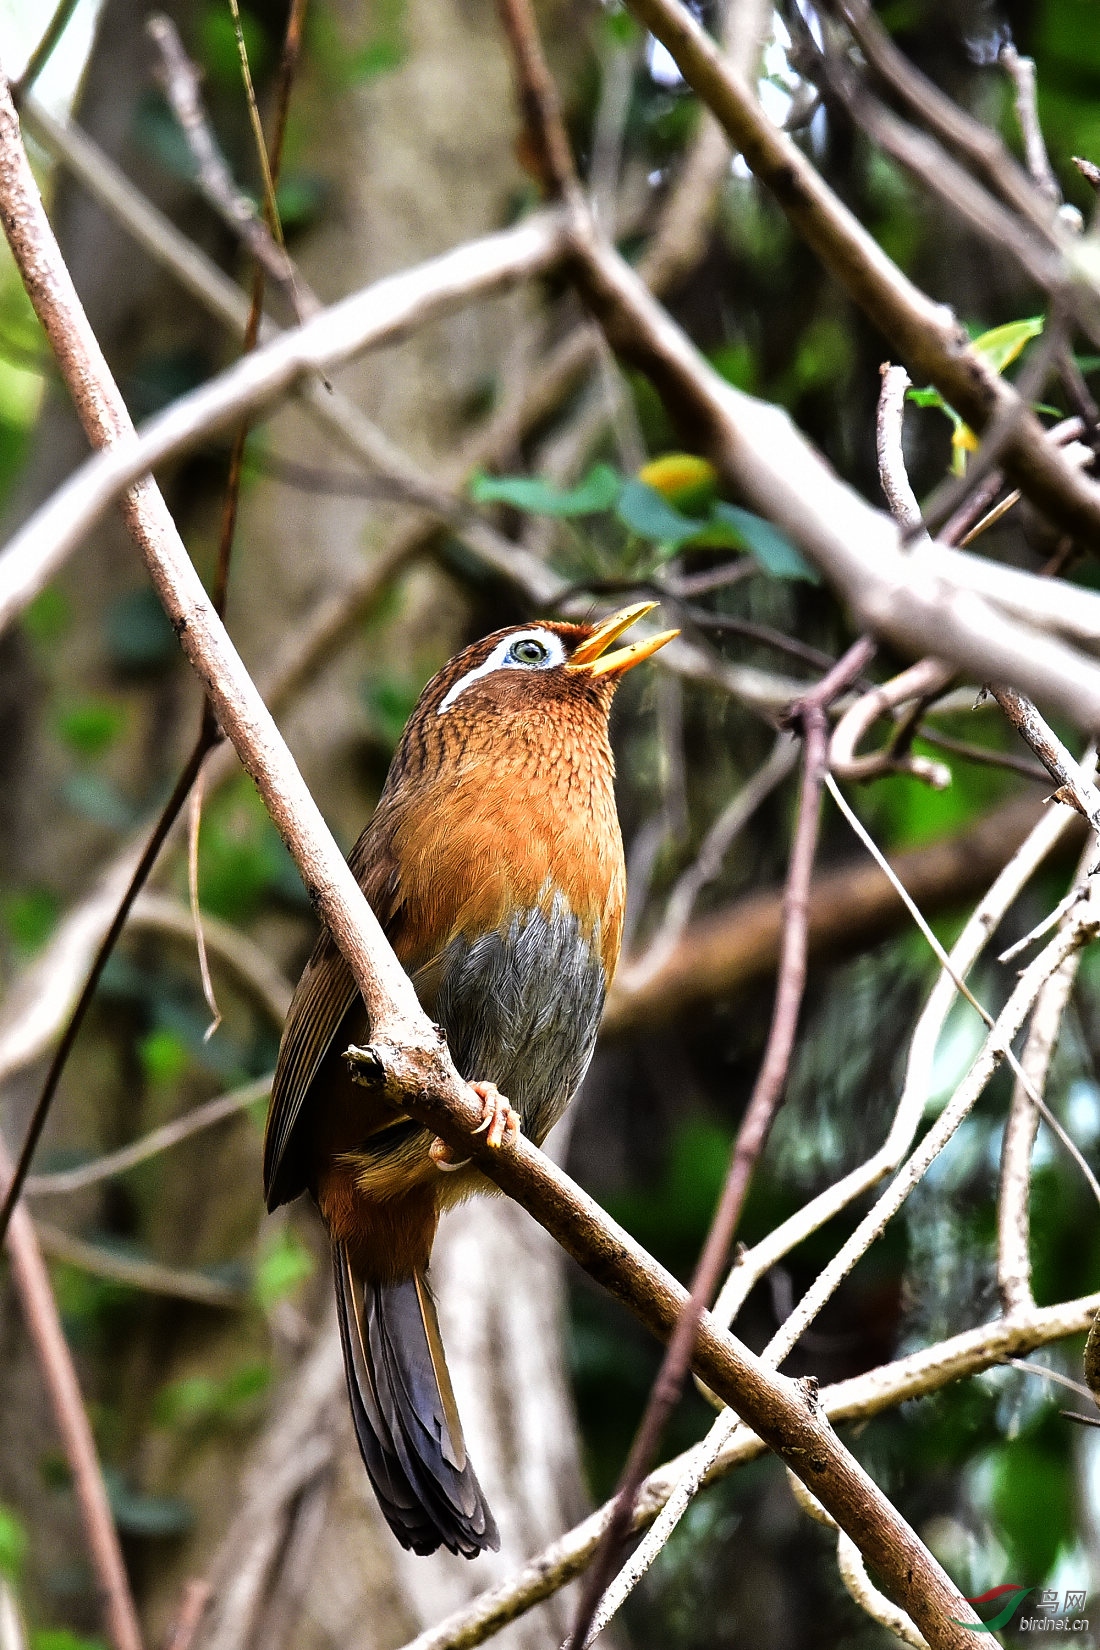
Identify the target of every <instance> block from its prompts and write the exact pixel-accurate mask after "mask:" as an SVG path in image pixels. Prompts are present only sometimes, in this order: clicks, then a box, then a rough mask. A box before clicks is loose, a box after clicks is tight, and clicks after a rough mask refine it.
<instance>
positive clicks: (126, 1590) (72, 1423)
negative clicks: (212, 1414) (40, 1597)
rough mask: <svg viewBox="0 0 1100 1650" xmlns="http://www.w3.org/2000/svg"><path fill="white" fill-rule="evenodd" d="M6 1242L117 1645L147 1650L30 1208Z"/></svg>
mask: <svg viewBox="0 0 1100 1650" xmlns="http://www.w3.org/2000/svg"><path fill="white" fill-rule="evenodd" d="M10 1169H11V1165H10V1163H9V1162H8V1159H7V1153H6V1152H5V1151H4V1148H3V1145H2V1144H0V1174H3V1175H4V1177H5V1179H6V1178H8V1175H9V1173H10ZM6 1241H7V1247H8V1254H9V1255H10V1257H11V1267H12V1277H13V1279H14V1281H15V1287H16V1289H17V1290H18V1293H19V1299H20V1302H21V1304H22V1307H23V1314H24V1317H25V1318H26V1321H27V1328H28V1330H29V1332H30V1336H31V1339H32V1341H33V1342H34V1349H35V1352H36V1354H37V1356H38V1362H39V1365H40V1366H41V1369H42V1374H43V1376H44V1378H45V1382H46V1388H47V1391H48V1392H49V1396H50V1403H51V1405H52V1406H53V1412H54V1416H55V1418H56V1420H57V1427H58V1431H59V1432H60V1434H61V1440H62V1443H63V1445H64V1449H65V1457H66V1459H67V1461H68V1463H69V1466H70V1468H71V1470H72V1475H73V1485H74V1488H75V1490H76V1498H77V1501H78V1503H79V1506H80V1515H81V1519H82V1520H83V1524H84V1533H85V1536H86V1537H87V1542H88V1548H89V1551H90V1553H91V1558H92V1563H93V1565H94V1567H95V1573H96V1577H97V1580H98V1582H99V1586H100V1588H101V1590H102V1593H103V1607H104V1615H105V1617H106V1624H107V1630H108V1632H109V1634H110V1637H111V1643H112V1644H113V1645H114V1650H142V1641H141V1629H140V1628H139V1626H138V1619H137V1611H136V1610H135V1608H134V1601H133V1598H132V1596H131V1593H130V1584H129V1581H128V1580H127V1577H126V1566H125V1564H124V1563H123V1558H122V1549H121V1547H120V1546H119V1541H118V1533H117V1531H116V1529H115V1524H114V1519H113V1517H112V1516H111V1508H110V1504H109V1502H108V1500H107V1489H106V1486H105V1484H104V1482H103V1474H102V1472H101V1471H100V1466H99V1460H98V1457H97V1456H96V1448H95V1439H94V1438H93V1436H92V1428H91V1423H90V1421H89V1420H88V1412H87V1409H86V1408H85V1405H84V1399H83V1396H82V1394H81V1391H80V1383H79V1381H78V1380H77V1377H76V1370H75V1369H74V1368H73V1361H72V1356H71V1354H70V1352H69V1348H68V1345H67V1343H66V1341H65V1334H64V1331H63V1330H62V1327H61V1318H60V1315H59V1313H58V1310H57V1302H56V1301H55V1300H54V1296H53V1290H52V1289H51V1288H50V1278H49V1273H48V1272H47V1270H46V1263H45V1261H44V1260H43V1259H42V1251H41V1249H40V1248H39V1246H38V1240H37V1238H36V1237H35V1233H34V1226H33V1225H32V1223H31V1217H30V1215H29V1214H28V1213H27V1211H26V1209H23V1208H19V1209H16V1210H15V1213H14V1216H13V1219H12V1222H11V1225H10V1227H9V1228H8V1232H7V1239H6Z"/></svg>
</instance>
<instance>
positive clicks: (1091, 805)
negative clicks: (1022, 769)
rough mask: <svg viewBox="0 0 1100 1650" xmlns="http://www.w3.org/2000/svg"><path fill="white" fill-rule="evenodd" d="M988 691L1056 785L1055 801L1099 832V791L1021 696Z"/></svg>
mask: <svg viewBox="0 0 1100 1650" xmlns="http://www.w3.org/2000/svg"><path fill="white" fill-rule="evenodd" d="M989 691H990V693H991V694H992V695H993V697H994V699H996V701H997V703H998V704H999V705H1000V707H1001V709H1002V710H1003V711H1004V713H1005V715H1006V716H1007V717H1008V719H1009V721H1010V722H1011V723H1012V726H1013V727H1014V728H1015V729H1016V731H1017V733H1018V734H1019V735H1020V737H1021V738H1022V739H1023V740H1025V741H1026V743H1027V744H1029V745H1030V746H1031V748H1032V750H1033V751H1034V752H1035V754H1036V756H1037V757H1038V758H1039V760H1040V762H1041V763H1042V764H1043V766H1044V768H1045V769H1046V770H1047V772H1048V773H1049V774H1050V777H1051V778H1052V779H1053V780H1054V781H1055V783H1056V784H1057V786H1058V801H1059V802H1065V803H1067V804H1068V805H1069V806H1070V807H1072V808H1076V809H1077V812H1078V813H1079V814H1081V815H1082V816H1083V817H1084V818H1085V819H1087V820H1088V822H1089V824H1090V825H1091V826H1092V828H1093V830H1094V831H1100V790H1098V789H1097V787H1096V786H1095V785H1094V784H1093V782H1092V780H1091V779H1090V778H1089V777H1088V775H1087V774H1085V773H1083V772H1082V770H1081V768H1080V767H1079V765H1078V763H1077V761H1076V759H1075V758H1074V756H1073V755H1072V754H1071V752H1070V751H1068V750H1067V749H1066V747H1065V745H1063V743H1062V741H1061V740H1060V739H1059V738H1058V735H1057V734H1056V733H1055V732H1054V730H1053V728H1051V727H1050V726H1049V724H1048V723H1047V722H1046V721H1044V719H1043V718H1042V717H1041V716H1040V715H1039V712H1038V711H1037V710H1036V708H1035V706H1034V705H1033V704H1031V703H1030V702H1029V701H1028V700H1027V699H1025V698H1024V696H1023V694H1022V693H1017V692H1016V691H1015V690H1014V689H1013V688H1002V687H991V688H990V689H989Z"/></svg>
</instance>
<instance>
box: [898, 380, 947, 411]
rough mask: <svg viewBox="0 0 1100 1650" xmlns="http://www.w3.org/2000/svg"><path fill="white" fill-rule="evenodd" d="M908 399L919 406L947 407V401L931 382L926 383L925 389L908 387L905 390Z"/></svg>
mask: <svg viewBox="0 0 1100 1650" xmlns="http://www.w3.org/2000/svg"><path fill="white" fill-rule="evenodd" d="M905 396H906V400H908V401H912V402H915V404H916V405H917V406H918V407H946V405H947V403H946V402H945V401H944V398H943V396H942V395H941V394H940V392H939V390H937V389H935V388H933V386H932V385H931V384H926V385H925V387H924V389H923V390H915V389H912V388H910V389H908V390H906V392H905Z"/></svg>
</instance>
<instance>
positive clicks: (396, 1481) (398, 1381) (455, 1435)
mask: <svg viewBox="0 0 1100 1650" xmlns="http://www.w3.org/2000/svg"><path fill="white" fill-rule="evenodd" d="M333 1263H334V1268H335V1273H336V1305H337V1315H338V1317H339V1319H340V1337H341V1340H342V1341H343V1345H344V1369H345V1372H346V1374H347V1378H348V1395H349V1397H350V1398H351V1413H352V1419H353V1420H354V1422H355V1433H356V1437H357V1438H358V1440H359V1453H360V1454H361V1455H362V1457H363V1464H364V1466H365V1467H366V1469H367V1476H368V1477H369V1479H370V1481H371V1484H372V1485H373V1486H374V1493H375V1495H376V1496H377V1497H378V1504H379V1506H380V1507H381V1508H382V1511H383V1513H384V1514H385V1516H386V1522H387V1523H388V1524H389V1526H390V1529H391V1530H392V1531H393V1533H394V1535H395V1536H396V1537H397V1539H398V1541H400V1543H401V1545H402V1546H403V1547H411V1548H412V1550H413V1552H414V1553H434V1552H435V1550H436V1548H437V1547H440V1546H443V1547H449V1548H450V1550H451V1552H452V1553H461V1554H462V1556H463V1557H464V1558H476V1557H477V1555H478V1553H479V1552H481V1551H482V1549H483V1548H485V1547H491V1548H493V1549H494V1550H495V1549H496V1548H497V1547H499V1546H500V1536H499V1535H498V1534H497V1527H496V1522H495V1520H494V1518H493V1515H492V1513H491V1512H490V1511H489V1507H488V1504H487V1503H486V1500H485V1497H484V1495H483V1494H482V1492H481V1486H480V1484H479V1483H478V1481H477V1479H476V1477H475V1476H474V1469H473V1468H472V1467H471V1466H470V1464H469V1462H468V1461H467V1459H466V1446H465V1444H464V1442H463V1439H462V1426H461V1424H460V1422H459V1419H458V1410H457V1408H456V1406H455V1399H454V1393H453V1391H452V1390H451V1378H450V1376H449V1374H448V1373H447V1365H446V1362H445V1360H444V1356H443V1342H442V1340H441V1338H440V1334H439V1324H438V1322H437V1320H436V1315H435V1303H434V1301H433V1300H432V1297H431V1294H430V1292H429V1290H428V1284H427V1280H426V1279H425V1278H424V1277H422V1276H416V1277H411V1278H405V1279H403V1280H402V1281H401V1282H400V1283H363V1282H362V1281H361V1280H360V1279H359V1278H358V1277H357V1276H356V1274H355V1271H354V1269H353V1267H352V1265H351V1261H350V1260H349V1258H348V1253H347V1250H346V1248H345V1247H344V1245H343V1244H342V1243H338V1244H336V1245H335V1247H334V1249H333Z"/></svg>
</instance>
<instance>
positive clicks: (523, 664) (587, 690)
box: [391, 602, 678, 782]
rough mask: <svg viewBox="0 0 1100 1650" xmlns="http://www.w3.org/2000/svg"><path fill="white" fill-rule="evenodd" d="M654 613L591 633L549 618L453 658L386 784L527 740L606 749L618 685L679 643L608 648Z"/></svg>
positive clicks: (632, 615)
mask: <svg viewBox="0 0 1100 1650" xmlns="http://www.w3.org/2000/svg"><path fill="white" fill-rule="evenodd" d="M656 605H657V603H656V602H635V603H633V604H632V605H631V606H630V607H624V608H622V609H621V610H620V611H619V612H618V613H613V614H612V615H611V616H610V618H607V619H602V620H601V621H600V622H599V623H598V624H591V625H584V624H563V623H558V622H556V621H550V620H538V621H536V622H535V623H533V624H525V625H511V626H509V627H508V629H507V630H496V631H494V632H493V634H492V635H491V636H484V637H482V639H481V641H479V642H474V643H473V644H472V645H471V646H470V647H467V648H464V649H463V650H462V652H461V653H456V654H455V656H454V658H453V659H451V660H449V661H448V663H447V664H445V665H444V667H443V669H442V670H441V671H439V673H438V674H437V675H436V676H433V678H432V680H431V681H430V682H429V683H428V685H427V687H426V688H425V689H424V691H423V693H422V694H421V695H420V698H419V700H418V701H417V704H416V708H415V710H414V711H413V713H412V716H411V717H410V719H409V724H408V727H407V728H406V730H405V736H404V739H403V740H402V745H401V748H400V749H399V751H398V753H397V756H396V757H395V766H394V770H392V771H391V781H393V782H397V781H399V780H401V779H402V778H412V777H414V776H415V775H416V774H418V773H419V774H421V775H425V776H426V772H427V771H428V770H430V769H432V768H435V767H437V766H438V765H439V764H441V763H443V764H446V763H447V762H448V761H449V760H454V759H455V758H456V757H457V756H458V754H459V752H461V753H463V754H464V755H465V756H466V757H470V756H473V755H474V753H475V752H480V753H481V754H482V755H486V756H487V755H489V754H490V753H491V752H492V751H495V752H497V753H498V754H502V753H503V752H504V751H506V750H507V749H508V747H509V746H511V747H512V748H513V749H515V748H517V747H518V746H520V745H521V744H523V743H524V735H526V736H527V738H528V739H539V740H542V741H544V742H546V743H547V745H548V746H553V747H559V748H560V746H559V739H567V738H568V737H569V733H570V731H571V733H572V736H573V738H574V739H576V738H577V737H578V736H579V737H581V738H584V737H585V730H587V733H588V735H589V736H592V735H595V736H596V737H597V739H598V740H599V742H600V743H601V744H603V745H606V737H607V735H606V729H607V716H608V712H609V711H610V708H611V701H612V699H613V697H614V694H615V689H616V688H617V687H618V685H619V683H620V681H621V680H622V678H623V677H624V676H625V675H626V673H627V671H628V670H633V668H634V666H635V665H638V664H641V662H642V660H643V659H648V658H650V657H652V655H653V654H654V653H656V652H657V650H658V648H661V647H664V645H665V643H666V642H670V641H671V640H672V638H673V637H674V636H676V635H678V632H677V631H675V630H664V631H661V632H660V633H659V634H658V635H655V636H646V637H644V638H643V639H642V640H640V641H637V642H633V643H628V644H627V645H626V646H625V647H618V648H613V647H612V644H613V643H614V642H616V641H617V640H618V638H619V637H620V636H621V635H622V634H623V632H624V631H625V630H628V629H629V628H630V626H631V625H632V624H634V623H636V621H637V620H638V619H640V618H642V617H644V615H645V614H647V613H651V612H652V611H653V609H654V608H655V607H656ZM547 754H548V755H550V754H551V751H550V749H548V750H547ZM608 754H609V753H608Z"/></svg>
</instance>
